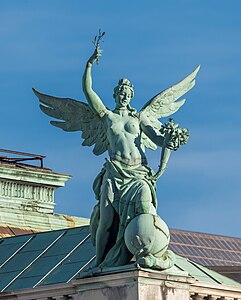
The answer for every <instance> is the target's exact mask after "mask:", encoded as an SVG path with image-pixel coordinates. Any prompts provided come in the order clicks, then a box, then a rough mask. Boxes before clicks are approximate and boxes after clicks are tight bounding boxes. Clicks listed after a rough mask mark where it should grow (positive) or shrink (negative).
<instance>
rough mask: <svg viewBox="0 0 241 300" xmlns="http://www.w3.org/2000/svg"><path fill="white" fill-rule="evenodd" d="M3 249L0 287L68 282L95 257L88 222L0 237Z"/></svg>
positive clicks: (185, 266) (190, 269) (187, 265)
mask: <svg viewBox="0 0 241 300" xmlns="http://www.w3.org/2000/svg"><path fill="white" fill-rule="evenodd" d="M0 253H1V257H0V290H1V291H10V290H18V289H23V288H33V287H40V286H46V285H52V284H59V283H67V282H69V281H70V280H72V279H73V278H75V277H76V275H78V274H80V275H81V274H84V273H83V272H84V271H85V270H86V269H88V268H89V267H90V266H93V265H94V260H95V248H94V247H93V246H92V243H91V238H90V232H89V226H82V227H77V228H70V229H63V230H54V231H49V232H42V233H31V234H27V235H22V236H15V237H10V238H4V239H0ZM175 266H176V269H177V270H179V271H185V272H187V273H188V274H189V276H191V277H193V278H194V279H196V280H197V281H200V282H207V283H210V284H225V285H229V286H239V287H241V285H240V284H239V283H238V282H235V281H233V280H231V279H229V278H227V277H224V276H222V275H220V274H218V273H216V272H214V271H212V270H209V269H207V268H205V267H203V266H201V265H199V264H198V263H195V262H193V261H190V260H188V259H186V258H183V257H180V256H178V257H177V261H176V264H175ZM131 268H133V267H131Z"/></svg>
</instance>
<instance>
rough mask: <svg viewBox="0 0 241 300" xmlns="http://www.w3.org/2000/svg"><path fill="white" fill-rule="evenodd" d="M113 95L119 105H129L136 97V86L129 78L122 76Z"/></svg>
mask: <svg viewBox="0 0 241 300" xmlns="http://www.w3.org/2000/svg"><path fill="white" fill-rule="evenodd" d="M113 96H114V98H115V101H116V106H117V107H119V108H121V107H127V106H129V103H130V101H131V99H132V98H133V97H134V86H133V85H132V84H131V83H130V81H129V80H128V79H126V78H122V79H120V80H119V82H118V85H117V86H116V87H115V88H114V94H113Z"/></svg>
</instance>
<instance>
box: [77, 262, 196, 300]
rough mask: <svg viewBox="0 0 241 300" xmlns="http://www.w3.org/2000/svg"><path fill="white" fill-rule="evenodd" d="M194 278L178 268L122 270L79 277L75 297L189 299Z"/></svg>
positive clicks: (83, 299)
mask: <svg viewBox="0 0 241 300" xmlns="http://www.w3.org/2000/svg"><path fill="white" fill-rule="evenodd" d="M194 281H195V280H194V279H193V278H190V277H188V276H187V274H186V273H185V272H180V271H178V270H177V269H176V268H175V267H173V268H172V269H170V271H169V272H167V271H160V272H158V271H154V270H149V269H148V270H147V269H145V270H144V269H140V270H133V271H122V270H120V271H119V272H118V273H112V274H108V273H107V272H105V274H102V275H99V276H93V277H88V278H81V279H79V280H75V282H74V284H75V285H76V287H77V291H78V293H77V295H75V296H74V300H95V299H97V300H110V299H111V300H112V299H113V300H157V299H158V300H189V299H190V295H189V285H190V283H192V282H194Z"/></svg>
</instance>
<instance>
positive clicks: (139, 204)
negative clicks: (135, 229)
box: [135, 180, 156, 215]
mask: <svg viewBox="0 0 241 300" xmlns="http://www.w3.org/2000/svg"><path fill="white" fill-rule="evenodd" d="M152 198H153V196H152V193H151V190H150V187H149V185H148V184H147V183H146V182H145V181H144V180H143V181H142V182H141V186H140V187H139V190H138V193H137V195H136V200H135V202H136V203H135V206H136V214H137V215H139V214H152V215H156V208H155V207H154V205H153V201H152Z"/></svg>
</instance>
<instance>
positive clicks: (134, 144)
mask: <svg viewBox="0 0 241 300" xmlns="http://www.w3.org/2000/svg"><path fill="white" fill-rule="evenodd" d="M105 125H106V130H107V138H108V142H109V149H108V150H109V154H110V158H111V159H113V160H118V161H120V162H122V163H124V164H127V165H140V164H143V163H146V157H145V155H144V153H143V151H142V149H141V128H140V121H139V119H138V118H137V117H134V116H132V115H130V114H128V113H127V114H126V115H120V114H118V113H115V112H109V113H108V114H107V115H106V118H105Z"/></svg>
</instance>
